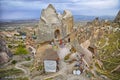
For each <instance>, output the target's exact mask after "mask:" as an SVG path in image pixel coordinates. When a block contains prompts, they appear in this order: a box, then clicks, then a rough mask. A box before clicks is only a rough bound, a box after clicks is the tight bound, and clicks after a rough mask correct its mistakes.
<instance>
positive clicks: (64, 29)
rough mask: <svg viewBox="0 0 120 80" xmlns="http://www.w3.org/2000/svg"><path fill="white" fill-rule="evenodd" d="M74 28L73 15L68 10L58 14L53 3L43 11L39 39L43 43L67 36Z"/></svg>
mask: <svg viewBox="0 0 120 80" xmlns="http://www.w3.org/2000/svg"><path fill="white" fill-rule="evenodd" d="M72 29H73V16H72V13H71V12H70V11H68V10H65V11H64V13H63V14H58V13H57V12H56V10H55V8H54V7H53V5H52V4H49V5H48V7H47V8H46V9H43V10H42V12H41V17H40V22H39V30H38V36H37V41H38V42H39V43H43V42H46V41H51V40H54V39H57V40H58V39H62V38H64V37H66V36H67V35H68V34H70V32H71V31H72Z"/></svg>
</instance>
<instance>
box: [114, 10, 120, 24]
mask: <svg viewBox="0 0 120 80" xmlns="http://www.w3.org/2000/svg"><path fill="white" fill-rule="evenodd" d="M114 22H116V23H119V24H120V11H119V12H118V14H117V16H116V18H115V20H114Z"/></svg>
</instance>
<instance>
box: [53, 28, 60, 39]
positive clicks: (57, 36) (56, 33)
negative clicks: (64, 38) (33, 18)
mask: <svg viewBox="0 0 120 80" xmlns="http://www.w3.org/2000/svg"><path fill="white" fill-rule="evenodd" d="M54 35H55V38H56V39H60V30H59V29H57V30H55V32H54Z"/></svg>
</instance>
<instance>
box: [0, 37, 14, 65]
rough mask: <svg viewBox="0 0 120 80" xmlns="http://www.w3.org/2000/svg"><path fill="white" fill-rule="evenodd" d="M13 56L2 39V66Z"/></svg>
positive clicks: (0, 50)
mask: <svg viewBox="0 0 120 80" xmlns="http://www.w3.org/2000/svg"><path fill="white" fill-rule="evenodd" d="M11 56H12V53H11V51H10V50H9V49H8V48H7V46H6V42H5V41H4V40H3V39H2V38H1V37H0V64H2V63H5V62H7V61H8V60H9V59H10V57H11Z"/></svg>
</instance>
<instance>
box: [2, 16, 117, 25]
mask: <svg viewBox="0 0 120 80" xmlns="http://www.w3.org/2000/svg"><path fill="white" fill-rule="evenodd" d="M73 16H74V21H91V20H94V19H95V18H96V17H99V19H101V20H102V19H107V20H114V19H115V16H85V15H73ZM38 21H39V19H25V20H0V23H4V22H7V23H12V24H13V23H18V24H19V23H31V22H32V23H33V22H38Z"/></svg>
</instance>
